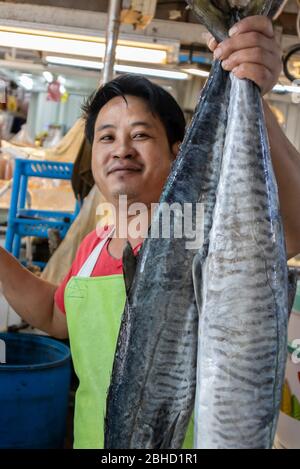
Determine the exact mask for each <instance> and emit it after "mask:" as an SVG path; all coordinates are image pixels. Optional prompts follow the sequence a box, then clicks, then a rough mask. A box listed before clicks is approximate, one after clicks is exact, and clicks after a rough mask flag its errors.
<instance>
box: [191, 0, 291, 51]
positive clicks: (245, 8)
mask: <svg viewBox="0 0 300 469" xmlns="http://www.w3.org/2000/svg"><path fill="white" fill-rule="evenodd" d="M187 3H188V5H189V7H190V8H191V10H192V11H193V12H194V13H195V15H196V16H197V17H198V18H199V19H200V21H201V23H202V24H204V25H205V26H206V27H207V29H208V30H209V32H210V33H211V34H212V35H213V36H214V37H215V39H216V40H217V41H218V42H221V41H223V40H224V39H226V37H228V31H229V29H230V28H231V26H232V25H233V24H234V23H235V22H236V21H238V20H240V19H243V18H246V16H254V15H265V16H269V17H270V18H272V17H273V16H274V15H275V13H276V12H277V10H278V9H279V8H280V6H281V5H282V3H283V0H219V1H217V0H187Z"/></svg>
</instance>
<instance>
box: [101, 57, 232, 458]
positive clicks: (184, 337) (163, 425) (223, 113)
mask: <svg viewBox="0 0 300 469" xmlns="http://www.w3.org/2000/svg"><path fill="white" fill-rule="evenodd" d="M228 86H230V82H229V80H228V73H227V72H224V71H223V70H222V68H221V65H220V62H216V63H215V65H214V67H213V70H212V73H211V76H210V78H209V79H208V82H207V84H206V87H205V89H204V91H203V92H202V94H201V97H200V102H199V105H198V107H197V109H196V112H195V116H194V119H193V120H192V123H191V125H190V127H189V129H188V130H187V133H186V137H185V140H184V142H183V144H182V149H181V151H180V154H179V156H178V157H177V159H176V161H175V163H174V166H173V168H172V171H171V174H170V176H169V178H168V180H167V182H166V185H165V188H164V190H163V193H162V196H161V200H160V205H159V207H158V209H157V211H156V213H155V215H154V220H153V221H152V225H153V224H155V223H156V222H157V220H159V218H160V217H161V211H162V203H165V202H166V203H168V204H172V203H179V204H180V205H181V207H183V204H184V203H192V204H193V205H195V204H196V203H197V202H199V201H200V202H205V223H204V240H205V241H204V245H203V247H202V253H203V255H204V251H205V250H206V251H207V243H208V234H209V230H210V227H211V223H212V213H213V207H214V204H215V192H216V187H217V183H218V178H219V168H220V163H221V156H222V153H223V146H224V139H225V128H226V120H227V107H228V99H229V90H228ZM208 129H209V130H208ZM170 234H171V237H170V238H169V239H166V238H158V239H155V238H151V237H149V238H147V239H146V240H145V241H144V243H143V247H142V250H141V252H140V255H139V260H138V264H137V269H136V273H135V277H134V280H133V284H132V286H131V290H130V293H129V297H128V301H127V305H126V308H125V311H124V315H123V319H122V324H121V328H120V334H119V339H118V345H117V349H116V355H115V361H114V367H113V373H112V379H111V385H110V389H109V393H108V399H107V413H106V419H105V447H106V448H153V449H155V448H180V447H181V445H182V443H183V439H184V436H185V432H186V429H187V425H188V422H189V418H190V416H191V413H192V410H193V406H194V397H195V386H196V352H197V329H198V311H197V308H196V305H195V299H194V286H193V281H192V273H191V270H192V262H193V258H194V255H195V253H196V252H197V249H196V248H195V249H190V250H187V249H186V245H185V243H186V241H187V239H186V238H184V237H183V238H182V239H176V238H175V237H174V225H173V224H172V223H171V233H170ZM178 374H181V379H180V380H179V379H178Z"/></svg>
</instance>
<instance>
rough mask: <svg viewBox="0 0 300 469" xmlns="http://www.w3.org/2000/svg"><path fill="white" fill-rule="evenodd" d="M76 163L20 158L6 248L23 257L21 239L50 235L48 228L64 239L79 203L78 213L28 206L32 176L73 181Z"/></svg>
mask: <svg viewBox="0 0 300 469" xmlns="http://www.w3.org/2000/svg"><path fill="white" fill-rule="evenodd" d="M72 171H73V163H61V162H56V161H37V160H26V159H21V158H17V159H16V160H15V169H14V176H13V184H12V192H11V202H10V209H9V213H8V220H7V232H6V239H5V248H6V250H7V251H9V252H11V253H12V254H13V255H14V256H15V257H17V258H19V256H20V246H21V238H22V237H24V236H35V237H39V238H48V229H49V228H52V229H56V230H58V231H59V235H60V238H61V239H63V238H64V237H65V235H66V233H67V231H68V229H69V228H70V226H71V224H72V222H73V221H74V220H75V218H76V216H77V214H78V212H79V204H78V202H77V203H76V205H75V208H74V212H63V211H57V212H55V211H51V210H33V209H29V208H25V205H26V195H27V184H28V178H29V177H40V178H49V179H65V180H70V179H71V177H72Z"/></svg>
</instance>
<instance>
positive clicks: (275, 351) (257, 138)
mask: <svg viewBox="0 0 300 469" xmlns="http://www.w3.org/2000/svg"><path fill="white" fill-rule="evenodd" d="M231 80H232V85H231V95H230V96H231V97H230V104H229V111H228V126H227V131H226V140H225V147H224V154H223V159H222V168H221V175H220V181H219V186H218V191H217V201H216V206H215V211H214V218H213V225H212V229H211V233H210V244H209V251H208V256H207V258H206V261H205V264H204V271H203V304H202V310H201V314H202V316H201V337H200V341H199V363H198V376H197V397H196V405H198V406H199V410H198V414H197V418H199V427H198V433H197V435H196V439H197V441H196V446H197V447H198V448H270V447H271V445H272V442H273V438H274V432H275V428H276V422H277V416H278V409H279V403H280V396H281V388H282V384H283V376H284V368H285V359H286V348H287V347H286V346H287V343H286V330H287V313H288V311H287V267H286V254H285V246H284V238H283V233H282V225H281V220H280V213H279V203H278V195H277V187H276V182H275V178H274V174H273V170H272V165H271V160H270V154H269V147H268V142H267V134H266V129H265V124H264V117H263V111H262V105H261V98H260V96H259V90H258V88H257V87H256V86H255V85H254V84H253V83H251V82H249V81H247V80H238V79H237V78H236V77H234V76H231ZM241 116H243V119H241V118H240V117H241ZM232 161H234V164H232ZM257 161H259V162H260V164H259V165H258V164H257ZM262 167H263V169H264V171H263V173H262ZM237 178H238V179H239V186H238V188H237V187H236V186H235V185H234V181H236V180H237ZM239 194H240V196H239ZM251 206H252V210H251ZM228 214H230V217H228ZM224 218H225V219H226V223H225V224H224ZM264 246H269V247H270V246H271V247H272V249H268V250H267V251H266V250H264ZM241 256H242V257H241ZM228 258H230V262H228ZM220 271H221V275H219V273H220ZM253 279H255V281H254V282H253ZM239 291H240V293H241V295H242V300H241V295H240V294H239ZM253 343H256V345H257V347H256V348H254V349H249V346H250V345H252V344H253ZM249 350H251V355H249V353H250V352H249ZM250 357H251V360H249V358H250ZM221 386H222V396H220V392H219V391H218V388H220V387H221ZM221 397H222V399H221ZM220 411H223V415H224V414H225V412H226V415H227V418H226V419H223V418H220V414H219V413H220ZM201 426H202V428H203V430H202V431H201Z"/></svg>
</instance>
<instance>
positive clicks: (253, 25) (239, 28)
mask: <svg viewBox="0 0 300 469" xmlns="http://www.w3.org/2000/svg"><path fill="white" fill-rule="evenodd" d="M250 31H255V32H257V33H261V34H263V35H264V36H267V37H269V38H273V37H274V29H273V25H272V21H271V20H270V19H269V18H267V17H266V16H262V15H257V16H248V17H247V18H244V19H242V20H241V21H239V22H238V23H236V24H235V25H234V26H233V27H232V28H231V30H230V31H229V35H230V36H231V37H232V36H236V35H237V34H243V33H248V32H250Z"/></svg>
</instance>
